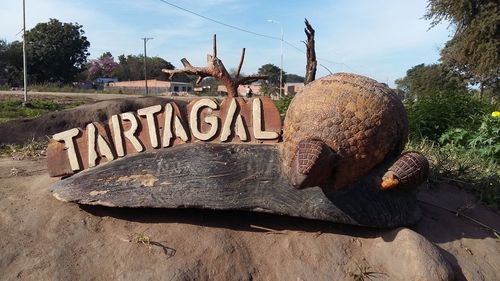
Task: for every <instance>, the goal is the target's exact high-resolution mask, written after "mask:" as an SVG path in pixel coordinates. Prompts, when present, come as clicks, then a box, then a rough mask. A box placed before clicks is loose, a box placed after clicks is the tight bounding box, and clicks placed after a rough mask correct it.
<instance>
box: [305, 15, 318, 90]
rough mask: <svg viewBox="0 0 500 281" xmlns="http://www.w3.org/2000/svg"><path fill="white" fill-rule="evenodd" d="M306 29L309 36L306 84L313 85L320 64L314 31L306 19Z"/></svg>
mask: <svg viewBox="0 0 500 281" xmlns="http://www.w3.org/2000/svg"><path fill="white" fill-rule="evenodd" d="M305 24H306V28H304V32H305V33H306V35H307V43H305V44H306V47H307V53H306V55H307V65H306V78H305V79H304V84H308V83H311V82H312V81H314V80H315V79H316V68H317V65H318V62H317V60H316V51H315V47H314V33H315V31H314V29H313V28H312V26H311V25H310V24H309V21H307V19H305Z"/></svg>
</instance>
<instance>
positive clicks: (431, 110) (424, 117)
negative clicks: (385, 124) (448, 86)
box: [406, 92, 493, 141]
mask: <svg viewBox="0 0 500 281" xmlns="http://www.w3.org/2000/svg"><path fill="white" fill-rule="evenodd" d="M492 110H493V106H492V105H491V104H490V103H489V102H488V101H486V100H481V99H478V98H476V97H474V96H473V95H471V94H470V93H468V92H463V93H460V92H458V93H449V92H438V93H435V94H434V95H427V96H424V97H421V98H419V99H418V100H416V101H410V102H408V103H407V104H406V111H407V113H408V120H409V129H410V138H412V139H429V140H432V141H438V140H439V138H440V137H441V135H442V134H443V133H445V132H446V131H448V130H450V129H452V128H464V129H467V130H475V129H477V128H478V127H479V126H480V124H481V122H482V118H483V116H484V115H486V114H489V113H491V111H492Z"/></svg>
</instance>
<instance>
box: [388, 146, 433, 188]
mask: <svg viewBox="0 0 500 281" xmlns="http://www.w3.org/2000/svg"><path fill="white" fill-rule="evenodd" d="M389 171H392V172H393V173H394V174H395V175H396V177H397V178H398V179H399V181H400V183H401V184H402V185H418V184H420V183H422V182H423V181H424V180H425V179H426V178H427V176H428V175H429V162H428V161H427V158H425V156H423V155H422V154H420V153H418V152H413V151H412V152H406V153H403V154H401V156H400V157H399V158H398V160H397V161H396V162H394V164H393V165H392V166H391V167H390V168H389Z"/></svg>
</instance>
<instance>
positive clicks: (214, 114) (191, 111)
mask: <svg viewBox="0 0 500 281" xmlns="http://www.w3.org/2000/svg"><path fill="white" fill-rule="evenodd" d="M280 135H281V118H280V114H279V112H278V110H277V108H276V107H275V105H274V103H273V102H272V101H271V100H270V99H269V98H268V97H256V98H253V99H249V100H245V99H243V98H241V97H235V98H233V97H231V98H226V99H223V100H222V101H221V102H220V103H219V101H218V100H216V99H211V98H201V99H196V100H193V101H191V102H190V103H189V104H188V105H187V106H186V107H185V108H183V107H180V106H179V105H178V104H176V103H175V102H170V103H167V104H165V105H154V106H149V107H146V108H141V109H139V110H137V111H136V112H125V113H121V114H117V115H113V116H112V117H111V118H110V120H109V122H108V123H107V124H102V123H99V122H93V123H89V124H87V125H86V126H85V128H72V129H70V130H67V131H64V132H60V133H57V134H55V135H54V136H53V139H52V140H51V142H50V143H49V146H48V150H47V155H48V161H47V162H48V170H49V174H50V175H51V176H54V177H55V176H68V175H71V174H73V173H75V172H78V171H80V170H83V169H86V168H90V167H94V166H97V165H100V164H103V163H106V162H110V161H113V160H115V159H118V158H120V157H124V156H126V155H130V154H136V153H140V152H144V151H149V150H153V149H158V148H169V147H173V146H176V145H180V144H183V143H189V142H214V143H229V142H236V143H269V142H271V143H276V142H278V141H279V140H280Z"/></svg>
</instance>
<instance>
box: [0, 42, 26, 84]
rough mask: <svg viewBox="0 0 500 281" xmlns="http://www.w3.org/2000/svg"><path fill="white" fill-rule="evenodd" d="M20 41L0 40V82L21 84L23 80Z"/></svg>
mask: <svg viewBox="0 0 500 281" xmlns="http://www.w3.org/2000/svg"><path fill="white" fill-rule="evenodd" d="M22 48H23V47H22V43H21V42H19V41H14V42H11V43H7V42H6V41H4V40H0V84H8V85H10V86H16V87H18V86H21V85H22V81H23V49H22Z"/></svg>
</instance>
